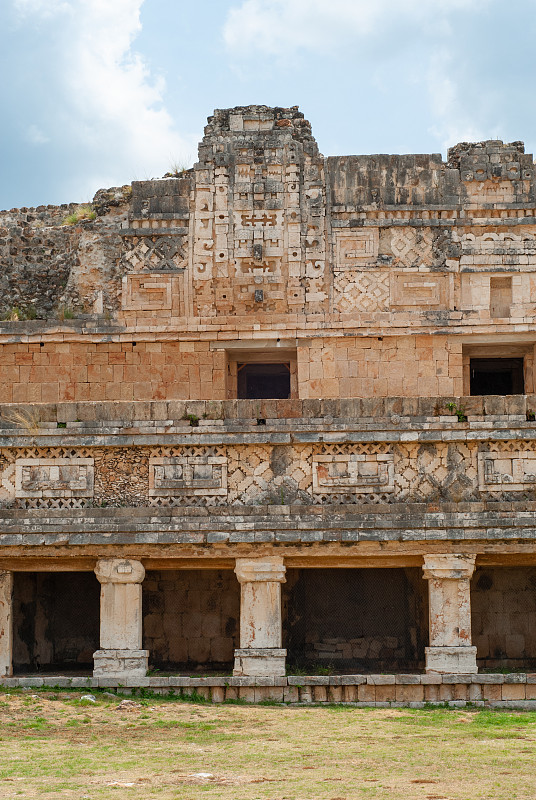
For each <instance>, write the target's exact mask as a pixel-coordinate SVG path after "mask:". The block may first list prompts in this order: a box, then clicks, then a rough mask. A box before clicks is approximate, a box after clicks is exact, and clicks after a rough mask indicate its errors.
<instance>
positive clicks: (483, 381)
mask: <svg viewBox="0 0 536 800" xmlns="http://www.w3.org/2000/svg"><path fill="white" fill-rule="evenodd" d="M470 374H471V394H472V395H488V394H496V395H508V394H524V391H525V385H524V377H523V358H471V360H470Z"/></svg>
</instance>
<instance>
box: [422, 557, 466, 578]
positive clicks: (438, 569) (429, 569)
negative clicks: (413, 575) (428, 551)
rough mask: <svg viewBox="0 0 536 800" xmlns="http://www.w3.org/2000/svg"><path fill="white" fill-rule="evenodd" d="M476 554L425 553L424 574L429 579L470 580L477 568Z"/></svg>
mask: <svg viewBox="0 0 536 800" xmlns="http://www.w3.org/2000/svg"><path fill="white" fill-rule="evenodd" d="M475 560H476V556H475V555H465V554H462V553H438V554H437V555H425V556H424V566H423V576H424V577H425V578H426V579H427V580H469V578H471V576H472V574H473V572H474V570H475Z"/></svg>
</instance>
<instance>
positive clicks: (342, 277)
mask: <svg viewBox="0 0 536 800" xmlns="http://www.w3.org/2000/svg"><path fill="white" fill-rule="evenodd" d="M334 290H335V299H334V305H335V309H336V310H337V311H340V312H342V313H348V312H351V311H387V310H388V309H389V272H387V270H383V271H380V270H374V271H368V270H367V271H364V270H363V271H361V270H360V271H357V270H355V271H351V272H342V273H339V274H336V275H335V277H334Z"/></svg>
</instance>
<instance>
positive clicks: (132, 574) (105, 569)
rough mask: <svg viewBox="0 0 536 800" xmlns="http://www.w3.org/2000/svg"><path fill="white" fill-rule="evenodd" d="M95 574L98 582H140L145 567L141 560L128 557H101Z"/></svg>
mask: <svg viewBox="0 0 536 800" xmlns="http://www.w3.org/2000/svg"><path fill="white" fill-rule="evenodd" d="M95 575H96V576H97V580H98V581H99V582H100V583H142V581H143V579H144V578H145V568H144V566H143V564H142V563H141V561H135V560H132V559H130V558H101V559H100V561H97V565H96V567H95Z"/></svg>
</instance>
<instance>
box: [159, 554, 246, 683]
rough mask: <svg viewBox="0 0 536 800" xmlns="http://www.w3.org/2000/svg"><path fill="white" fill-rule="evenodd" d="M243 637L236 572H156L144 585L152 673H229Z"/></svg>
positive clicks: (207, 570)
mask: <svg viewBox="0 0 536 800" xmlns="http://www.w3.org/2000/svg"><path fill="white" fill-rule="evenodd" d="M239 637H240V584H239V583H238V581H237V579H236V575H235V574H234V572H233V570H230V569H225V570H214V569H180V570H161V571H160V570H151V571H147V573H146V574H145V580H144V582H143V646H144V648H146V649H147V650H149V658H150V666H151V668H152V669H159V670H166V671H174V672H186V674H188V673H189V672H200V671H202V672H212V671H218V672H227V673H228V672H230V671H231V670H232V668H233V660H234V651H235V648H237V647H238V646H239Z"/></svg>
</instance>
